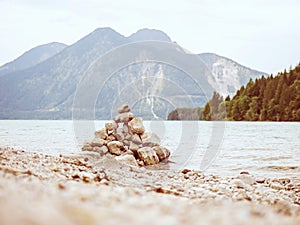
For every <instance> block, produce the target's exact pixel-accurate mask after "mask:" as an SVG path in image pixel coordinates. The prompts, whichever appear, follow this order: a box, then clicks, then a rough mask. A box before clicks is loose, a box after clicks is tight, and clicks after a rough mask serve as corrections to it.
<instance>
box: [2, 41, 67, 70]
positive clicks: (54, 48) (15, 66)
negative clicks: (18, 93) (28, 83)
mask: <svg viewBox="0 0 300 225" xmlns="http://www.w3.org/2000/svg"><path fill="white" fill-rule="evenodd" d="M65 47H67V45H65V44H62V43H58V42H52V43H49V44H44V45H40V46H37V47H35V48H33V49H30V50H29V51H27V52H25V53H24V54H23V55H21V56H20V57H18V58H17V59H15V60H13V61H12V62H9V63H6V64H4V65H3V66H1V67H0V76H1V75H4V74H8V73H12V72H15V71H18V70H24V69H27V68H30V67H33V66H35V65H37V64H39V63H41V62H43V61H45V60H47V59H49V58H51V57H52V56H54V55H56V54H57V53H59V52H61V51H62V50H63V49H64V48H65Z"/></svg>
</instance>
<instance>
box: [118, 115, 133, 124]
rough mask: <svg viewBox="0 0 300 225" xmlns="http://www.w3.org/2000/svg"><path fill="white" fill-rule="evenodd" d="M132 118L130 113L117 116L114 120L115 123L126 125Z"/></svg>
mask: <svg viewBox="0 0 300 225" xmlns="http://www.w3.org/2000/svg"><path fill="white" fill-rule="evenodd" d="M133 118H134V115H133V114H132V113H131V112H125V113H121V114H119V115H117V116H116V117H115V118H114V121H115V122H116V123H128V122H129V121H130V120H132V119H133Z"/></svg>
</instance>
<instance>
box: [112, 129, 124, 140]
mask: <svg viewBox="0 0 300 225" xmlns="http://www.w3.org/2000/svg"><path fill="white" fill-rule="evenodd" d="M118 129H119V128H118ZM113 135H114V137H115V138H116V139H117V140H118V141H123V140H124V134H123V132H121V131H117V132H116V133H114V134H113Z"/></svg>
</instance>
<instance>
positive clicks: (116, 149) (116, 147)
mask: <svg viewBox="0 0 300 225" xmlns="http://www.w3.org/2000/svg"><path fill="white" fill-rule="evenodd" d="M107 147H108V150H109V152H110V153H112V154H114V155H121V154H122V153H123V151H124V145H123V143H122V142H120V141H111V142H109V143H108V144H107Z"/></svg>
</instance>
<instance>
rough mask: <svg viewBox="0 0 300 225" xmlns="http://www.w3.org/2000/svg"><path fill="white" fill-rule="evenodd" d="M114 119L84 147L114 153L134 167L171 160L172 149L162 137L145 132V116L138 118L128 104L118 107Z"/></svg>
mask: <svg viewBox="0 0 300 225" xmlns="http://www.w3.org/2000/svg"><path fill="white" fill-rule="evenodd" d="M118 113H119V115H117V116H116V117H115V118H114V121H112V122H108V123H105V127H104V128H102V129H101V130H97V131H95V138H94V139H93V140H92V141H89V142H86V143H85V144H84V145H83V147H82V150H83V151H94V152H98V153H99V154H100V155H102V156H103V155H111V156H113V157H115V159H116V160H118V161H121V162H123V163H126V164H130V165H133V166H148V165H154V164H158V163H159V162H163V161H165V162H166V161H167V159H168V158H169V156H170V151H169V150H168V149H167V148H165V147H162V146H161V145H160V142H161V140H160V138H159V137H158V136H157V135H156V134H155V133H152V132H145V127H144V125H143V119H142V118H140V117H134V115H133V113H131V112H130V107H129V105H128V104H124V105H123V106H122V107H120V108H119V109H118Z"/></svg>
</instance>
